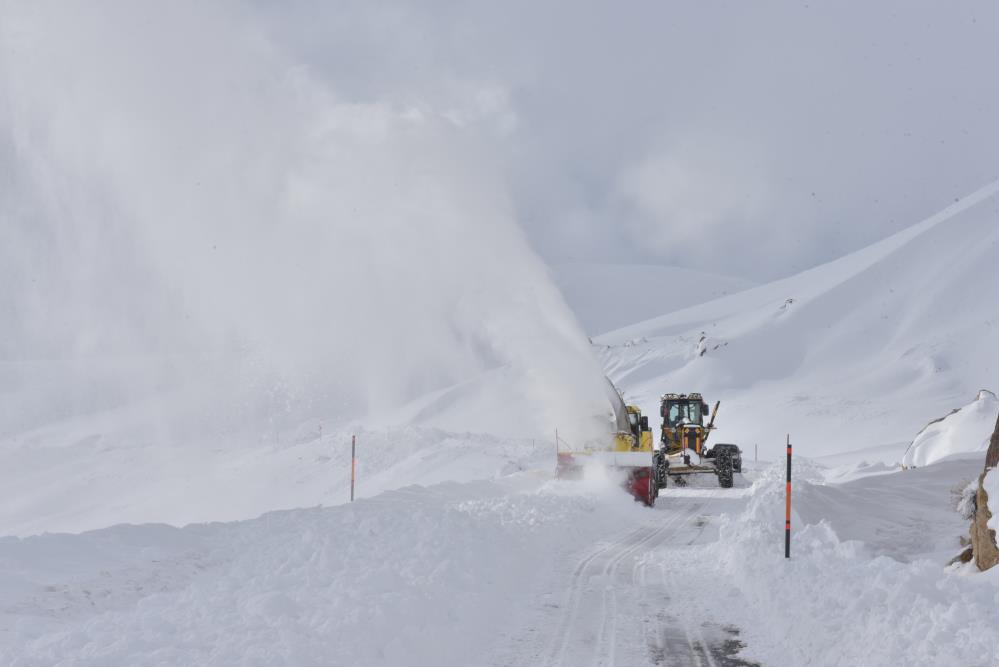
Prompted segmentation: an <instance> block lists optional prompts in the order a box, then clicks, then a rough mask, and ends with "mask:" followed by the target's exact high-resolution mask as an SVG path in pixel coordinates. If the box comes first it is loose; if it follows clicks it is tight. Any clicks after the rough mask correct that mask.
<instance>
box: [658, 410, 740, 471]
mask: <svg viewBox="0 0 999 667" xmlns="http://www.w3.org/2000/svg"><path fill="white" fill-rule="evenodd" d="M720 405H721V401H718V402H717V403H715V409H714V410H713V411H712V412H711V419H710V420H709V421H708V423H707V424H705V423H704V418H705V416H706V415H707V414H708V404H707V403H705V402H704V398H703V397H702V396H701V395H700V394H697V393H691V394H665V395H663V397H662V400H661V402H660V405H659V414H660V415H661V416H662V419H663V426H662V435H661V437H660V441H659V449H658V450H657V451H656V452H655V455H654V460H655V469H656V483H657V485H658V486H659V488H661V489H664V488H666V485H667V480H669V479H672V480H673V482H674V484H676V485H677V486H685V485H686V483H687V477H688V476H689V475H700V474H710V475H716V476H717V477H718V485H719V486H721V487H722V488H724V489H729V488H731V487H732V484H733V481H734V475H735V464H734V461H733V458H732V450H731V448H729V447H717V448H714V449H712V448H709V447H708V446H707V440H708V437H710V435H711V431H713V430H714V429H715V417H717V416H718V406H720ZM716 450H717V451H716Z"/></svg>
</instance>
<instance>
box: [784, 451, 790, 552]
mask: <svg viewBox="0 0 999 667" xmlns="http://www.w3.org/2000/svg"><path fill="white" fill-rule="evenodd" d="M790 557H791V435H790V434H788V436H787V492H786V508H785V512H784V558H790Z"/></svg>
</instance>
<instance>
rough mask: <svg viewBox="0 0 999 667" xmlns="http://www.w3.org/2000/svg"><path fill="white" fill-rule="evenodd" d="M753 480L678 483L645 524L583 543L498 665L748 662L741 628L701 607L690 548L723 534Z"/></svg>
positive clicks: (697, 664)
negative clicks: (723, 515) (695, 607)
mask: <svg viewBox="0 0 999 667" xmlns="http://www.w3.org/2000/svg"><path fill="white" fill-rule="evenodd" d="M744 493H745V489H743V490H742V491H740V490H733V491H722V490H720V489H689V490H688V489H669V490H667V491H665V492H664V494H663V496H662V497H661V498H660V501H659V505H658V506H657V508H655V509H654V510H651V511H649V512H648V513H647V516H646V517H645V518H644V519H643V520H641V521H639V522H638V525H636V526H634V527H633V528H630V529H628V530H625V531H623V532H621V533H619V534H618V535H617V536H616V537H614V536H612V537H611V538H610V539H608V540H605V541H600V542H597V543H596V544H594V545H593V546H592V547H590V548H588V549H586V550H584V551H583V552H582V553H581V554H579V555H578V556H577V557H576V559H575V560H573V559H569V560H568V561H567V563H569V564H571V565H572V567H569V568H565V571H563V572H561V573H559V575H558V576H557V577H556V578H555V579H554V580H553V581H552V582H551V583H550V585H551V586H553V588H552V589H551V590H549V591H548V592H546V593H545V594H544V595H543V596H542V597H541V599H540V601H539V603H538V604H536V605H535V606H536V611H535V613H534V614H532V615H530V616H529V617H528V619H529V620H528V622H527V623H526V624H525V627H524V628H523V629H522V631H521V633H520V636H519V637H517V638H516V639H515V640H514V641H512V642H510V643H509V644H508V645H506V646H504V647H503V649H502V650H501V651H500V653H499V654H498V655H497V656H494V658H493V659H492V660H491V664H495V665H510V664H517V665H552V666H555V665H615V664H627V665H695V666H699V665H711V666H713V665H731V666H733V667H734V666H735V665H748V664H752V663H748V662H744V661H741V660H739V659H738V658H735V657H734V654H735V653H736V652H737V651H738V650H739V648H740V647H741V645H740V643H739V642H738V641H737V640H736V639H735V637H736V636H737V635H738V630H737V629H736V628H734V627H731V626H724V627H723V626H721V625H719V624H718V623H717V622H714V619H711V618H706V617H703V614H701V615H700V617H695V616H692V615H691V614H690V613H689V608H688V607H687V605H686V604H685V598H686V597H687V596H689V595H696V590H695V589H696V588H697V581H698V579H699V577H700V576H703V575H700V574H699V573H698V567H697V563H696V562H691V561H690V559H689V557H688V556H689V552H690V549H689V548H690V547H692V546H694V545H696V544H703V543H705V542H706V541H712V540H714V539H716V538H717V529H716V521H715V520H716V519H717V516H718V514H719V513H720V512H722V511H727V510H732V509H736V508H737V507H738V505H739V504H740V498H741V497H742V496H743V495H744Z"/></svg>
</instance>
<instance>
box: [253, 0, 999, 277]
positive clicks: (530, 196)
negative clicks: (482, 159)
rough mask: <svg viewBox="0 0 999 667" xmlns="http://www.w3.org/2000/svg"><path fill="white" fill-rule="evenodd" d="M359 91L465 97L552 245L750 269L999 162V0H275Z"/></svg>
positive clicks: (863, 233) (556, 255) (274, 10)
mask: <svg viewBox="0 0 999 667" xmlns="http://www.w3.org/2000/svg"><path fill="white" fill-rule="evenodd" d="M265 11H267V12H270V13H271V17H270V18H269V19H268V25H269V26H270V28H269V29H270V30H273V32H274V34H275V35H277V36H278V39H277V40H276V41H278V42H279V43H281V44H284V45H286V47H287V48H288V49H289V50H290V51H292V52H293V53H294V57H295V58H296V59H298V60H299V61H301V62H302V63H304V64H306V65H307V66H308V67H309V68H311V69H313V70H314V71H315V72H317V73H319V75H320V76H323V77H325V78H326V79H327V80H328V81H329V82H330V83H331V85H332V86H333V87H335V88H336V89H337V90H339V91H340V93H341V95H343V96H345V97H346V98H348V99H352V100H356V101H372V100H378V101H386V100H390V101H392V102H394V103H396V104H400V105H404V106H405V105H413V106H414V107H421V106H425V107H427V108H432V109H436V110H440V109H448V108H451V107H453V108H454V109H455V110H456V111H455V114H454V115H455V117H456V118H458V119H460V120H461V121H462V122H463V123H465V124H466V125H467V126H468V127H470V128H474V129H475V132H476V134H477V136H478V137H479V139H480V140H481V141H482V142H483V143H484V144H485V145H486V147H487V149H488V151H487V152H489V153H490V154H491V155H493V156H494V158H495V159H496V160H497V161H498V162H500V163H501V164H502V166H503V167H504V169H506V171H507V174H508V178H509V180H510V182H511V187H512V192H513V198H514V201H515V206H516V209H517V212H518V217H519V220H520V222H521V224H522V225H523V227H524V228H525V229H526V231H527V233H528V235H529V237H530V239H531V241H532V244H533V245H534V246H535V248H536V249H537V250H538V251H539V252H540V253H541V254H542V255H543V256H544V257H545V258H546V259H548V260H549V261H553V262H559V261H566V260H598V261H625V260H638V261H643V262H649V263H667V264H681V265H687V266H692V267H697V268H701V269H706V270H713V271H717V272H722V273H732V274H738V275H741V276H745V277H750V278H753V279H757V280H762V279H767V278H772V277H776V276H780V275H785V274H788V273H792V272H795V271H797V270H801V269H804V268H807V267H809V266H811V265H814V264H815V263H817V262H821V261H824V260H828V259H831V258H834V257H836V256H839V255H841V254H844V253H846V252H849V251H851V250H854V249H857V248H859V247H862V246H864V245H866V244H868V243H870V242H872V241H874V240H877V239H879V238H881V237H883V236H885V235H887V234H890V233H892V232H894V231H897V230H899V229H901V228H903V227H905V226H907V225H909V224H912V223H915V222H917V221H918V220H919V219H921V218H922V217H925V216H928V215H930V214H931V213H933V212H934V211H936V210H937V209H939V208H941V207H943V206H945V205H946V204H948V203H950V202H951V201H953V199H954V198H955V197H959V196H962V195H963V194H966V193H968V192H970V191H972V190H974V189H975V188H977V187H979V186H980V185H982V184H983V183H986V182H988V181H990V180H991V179H994V178H996V177H999V127H997V123H999V120H997V119H999V87H997V84H996V81H997V80H999V79H997V77H996V72H999V6H997V5H996V4H995V3H990V2H952V3H941V2H925V1H920V2H882V3H868V2H839V3H819V2H753V3H736V2H688V3H679V2H629V3H620V2H583V3H580V2H569V1H558V2H547V3H534V2H503V3H495V2H473V3H455V2H432V3H421V4H420V5H419V6H415V5H414V3H402V2H399V3H391V2H389V3H385V2H381V3H377V7H372V6H371V3H364V2H354V3H318V2H317V3H309V2H299V3H295V4H294V6H293V7H291V8H290V7H289V5H288V4H286V3H282V4H280V5H274V6H270V7H268V8H265Z"/></svg>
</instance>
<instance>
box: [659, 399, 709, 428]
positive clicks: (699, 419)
mask: <svg viewBox="0 0 999 667" xmlns="http://www.w3.org/2000/svg"><path fill="white" fill-rule="evenodd" d="M708 409H709V408H708V404H707V403H705V402H704V399H703V398H701V395H700V394H690V395H687V394H667V395H666V396H664V397H663V401H662V406H661V408H660V416H661V417H662V418H663V424H664V425H665V426H667V427H669V428H676V427H677V426H680V425H682V424H689V425H694V426H704V416H705V415H706V414H707V413H708Z"/></svg>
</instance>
